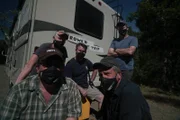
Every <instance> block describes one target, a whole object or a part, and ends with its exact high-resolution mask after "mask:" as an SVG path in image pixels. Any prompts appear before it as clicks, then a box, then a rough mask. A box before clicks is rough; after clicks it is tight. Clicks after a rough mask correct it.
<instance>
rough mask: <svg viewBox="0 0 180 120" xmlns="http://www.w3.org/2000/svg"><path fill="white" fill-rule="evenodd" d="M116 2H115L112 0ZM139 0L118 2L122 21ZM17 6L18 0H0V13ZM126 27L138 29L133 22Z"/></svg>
mask: <svg viewBox="0 0 180 120" xmlns="http://www.w3.org/2000/svg"><path fill="white" fill-rule="evenodd" d="M104 1H111V0H104ZM114 1H116V0H114ZM140 1H141V0H119V4H120V5H121V6H123V12H122V16H123V18H124V19H126V18H127V16H128V14H129V13H131V12H135V11H136V10H137V5H136V3H137V2H140ZM116 3H117V2H114V3H112V4H110V6H114V4H116ZM17 5H18V0H1V2H0V13H2V12H8V11H9V10H15V8H16V7H17ZM9 18H10V19H12V17H11V16H10V17H9ZM128 25H129V26H130V27H132V29H133V30H134V31H138V30H139V29H138V28H137V27H136V25H135V21H134V22H132V23H128ZM3 38H4V37H3V34H2V32H0V40H1V39H3Z"/></svg>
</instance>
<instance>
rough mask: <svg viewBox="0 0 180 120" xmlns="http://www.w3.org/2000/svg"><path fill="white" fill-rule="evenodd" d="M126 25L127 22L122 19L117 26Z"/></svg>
mask: <svg viewBox="0 0 180 120" xmlns="http://www.w3.org/2000/svg"><path fill="white" fill-rule="evenodd" d="M124 25H127V23H126V22H125V21H123V20H120V21H119V22H118V23H117V24H116V28H117V27H120V26H124Z"/></svg>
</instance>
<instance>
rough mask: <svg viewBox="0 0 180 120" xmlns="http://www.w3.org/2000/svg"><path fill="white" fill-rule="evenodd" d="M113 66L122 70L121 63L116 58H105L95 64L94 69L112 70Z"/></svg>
mask: <svg viewBox="0 0 180 120" xmlns="http://www.w3.org/2000/svg"><path fill="white" fill-rule="evenodd" d="M113 66H116V67H117V68H119V69H120V65H119V63H118V62H117V61H116V59H115V58H114V57H111V56H107V57H104V58H103V59H102V60H101V61H100V62H97V63H94V65H93V68H94V69H102V68H111V67H113Z"/></svg>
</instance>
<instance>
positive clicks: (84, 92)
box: [80, 89, 87, 97]
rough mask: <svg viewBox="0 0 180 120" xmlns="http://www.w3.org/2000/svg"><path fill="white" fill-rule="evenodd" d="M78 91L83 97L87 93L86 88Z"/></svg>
mask: <svg viewBox="0 0 180 120" xmlns="http://www.w3.org/2000/svg"><path fill="white" fill-rule="evenodd" d="M80 92H81V94H82V95H83V96H84V97H85V96H86V95H87V90H85V89H82V90H80Z"/></svg>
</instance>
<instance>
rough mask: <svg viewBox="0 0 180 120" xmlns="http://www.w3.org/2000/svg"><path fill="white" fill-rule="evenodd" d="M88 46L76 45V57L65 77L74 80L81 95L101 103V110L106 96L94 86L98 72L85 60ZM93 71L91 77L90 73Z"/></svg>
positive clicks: (67, 66) (66, 69) (69, 64)
mask: <svg viewBox="0 0 180 120" xmlns="http://www.w3.org/2000/svg"><path fill="white" fill-rule="evenodd" d="M86 50H87V46H86V45H85V44H83V43H78V44H77V45H76V49H75V51H76V56H75V57H74V58H72V59H71V60H70V61H68V63H67V64H66V67H65V71H64V72H65V76H66V77H69V78H71V79H72V80H74V81H75V82H76V83H77V85H78V89H79V91H80V93H81V94H82V95H83V96H88V97H89V98H90V99H91V100H96V101H97V102H98V103H99V109H100V108H101V104H102V101H103V98H104V95H103V94H102V93H101V92H100V91H99V90H98V89H97V88H96V87H94V85H93V81H94V79H95V77H96V74H97V70H93V64H92V62H91V61H90V60H88V59H86V58H84V56H85V55H86ZM90 71H93V73H92V75H91V77H90V74H89V72H90Z"/></svg>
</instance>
